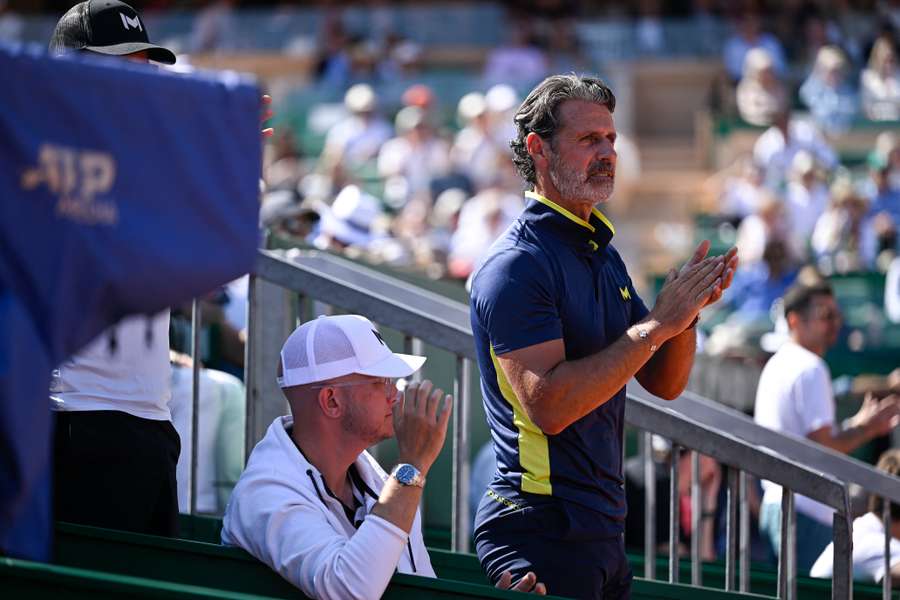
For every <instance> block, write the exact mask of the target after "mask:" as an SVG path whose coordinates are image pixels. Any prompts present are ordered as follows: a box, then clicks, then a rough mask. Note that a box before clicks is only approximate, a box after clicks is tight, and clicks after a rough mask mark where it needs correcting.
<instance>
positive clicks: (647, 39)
mask: <svg viewBox="0 0 900 600" xmlns="http://www.w3.org/2000/svg"><path fill="white" fill-rule="evenodd" d="M637 11H638V14H637V19H636V20H635V24H634V29H635V31H634V33H635V37H636V38H637V45H638V50H639V52H640V53H641V54H646V55H659V54H663V53H665V51H666V37H665V32H664V31H663V19H662V7H661V6H660V2H659V0H640V1H639V2H638V3H637Z"/></svg>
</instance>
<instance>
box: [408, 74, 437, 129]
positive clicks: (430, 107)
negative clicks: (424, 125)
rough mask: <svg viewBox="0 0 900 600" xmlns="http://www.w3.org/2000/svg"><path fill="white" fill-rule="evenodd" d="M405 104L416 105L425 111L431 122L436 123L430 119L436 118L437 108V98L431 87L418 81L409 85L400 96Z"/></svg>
mask: <svg viewBox="0 0 900 600" xmlns="http://www.w3.org/2000/svg"><path fill="white" fill-rule="evenodd" d="M400 101H401V102H402V103H403V106H415V107H417V108H421V109H422V110H423V111H425V116H426V117H427V118H428V119H429V122H430V123H431V124H432V125H434V122H433V121H430V119H433V118H435V115H434V111H435V110H436V109H437V98H436V97H435V95H434V92H433V91H432V90H431V88H430V87H428V86H427V85H425V84H423V83H417V84H414V85H411V86H409V87H408V88H406V90H404V92H403V95H402V96H401V97H400Z"/></svg>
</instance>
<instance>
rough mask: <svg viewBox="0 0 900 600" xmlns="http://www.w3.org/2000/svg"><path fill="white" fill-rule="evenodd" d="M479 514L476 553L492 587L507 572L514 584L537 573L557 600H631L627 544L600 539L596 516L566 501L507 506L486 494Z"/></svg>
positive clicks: (617, 540)
mask: <svg viewBox="0 0 900 600" xmlns="http://www.w3.org/2000/svg"><path fill="white" fill-rule="evenodd" d="M478 513H479V514H478V517H479V518H478V519H477V520H476V522H477V523H478V524H477V525H476V527H475V548H476V551H477V553H478V559H479V561H480V562H481V566H482V568H483V569H484V571H485V574H486V575H487V576H488V579H489V580H490V581H491V583H493V584H495V585H496V583H497V581H498V580H499V579H500V575H501V574H502V573H503V571H510V572H512V576H513V577H512V581H513V582H517V581H519V580H520V579H521V578H522V577H523V576H524V575H525V574H526V573H527V572H528V571H534V573H535V575H537V579H538V581H542V582H543V583H544V584H545V585H546V586H547V593H548V594H552V595H554V596H564V597H566V598H578V599H579V600H628V599H629V598H631V581H632V573H631V567H629V565H628V558H627V557H626V555H625V544H624V539H623V537H622V535H621V534H619V535H615V536H612V537H597V536H596V532H594V531H592V530H593V529H594V526H593V524H592V521H593V520H594V519H592V517H591V514H592V511H589V510H587V509H580V508H578V507H576V506H573V505H571V504H570V503H566V502H561V501H557V502H547V503H542V504H537V505H534V506H521V507H517V508H516V507H507V506H503V505H500V504H498V503H497V502H496V501H495V499H493V498H492V497H490V496H488V495H485V497H484V498H482V501H481V504H480V505H479V507H478ZM594 514H596V513H594ZM488 515H489V518H488Z"/></svg>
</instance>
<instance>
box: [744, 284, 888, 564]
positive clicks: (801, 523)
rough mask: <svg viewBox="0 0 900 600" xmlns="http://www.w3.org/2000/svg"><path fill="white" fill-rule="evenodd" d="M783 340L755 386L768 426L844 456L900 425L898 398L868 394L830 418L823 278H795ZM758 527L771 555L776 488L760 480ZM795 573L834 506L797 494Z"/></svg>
mask: <svg viewBox="0 0 900 600" xmlns="http://www.w3.org/2000/svg"><path fill="white" fill-rule="evenodd" d="M784 314H785V318H786V320H787V325H788V330H789V332H790V333H789V339H788V340H786V341H785V342H784V344H783V345H782V346H781V347H780V348H779V349H778V351H777V352H776V353H775V354H774V355H773V356H772V357H771V358H770V359H769V362H767V363H766V366H765V367H764V368H763V371H762V375H761V376H760V379H759V387H758V388H757V390H756V408H755V415H754V419H755V421H756V422H757V423H758V424H760V425H762V426H764V427H768V428H769V429H774V430H776V431H781V432H783V433H787V434H793V435H796V436H800V437H805V438H808V439H810V440H812V441H814V442H818V443H820V444H822V445H823V446H827V447H829V448H831V449H832V450H837V451H838V452H844V453H849V452H852V451H853V450H855V449H856V448H859V447H860V446H862V445H863V444H865V443H866V442H868V441H870V440H872V439H874V438H877V437H880V436H883V435H886V434H888V433H890V432H891V431H892V430H893V429H894V428H895V427H896V426H897V425H898V424H900V397H898V396H896V395H893V394H892V395H889V396H886V397H885V398H882V399H880V400H878V399H876V398H875V397H874V396H872V395H868V396H866V398H865V400H864V401H863V404H862V406H861V407H860V409H859V411H858V412H857V413H856V414H855V415H854V416H853V417H851V418H849V419H847V420H846V421H844V423H842V424H841V425H840V426H838V425H837V424H836V423H835V403H834V393H833V391H832V388H831V374H830V372H829V370H828V365H827V364H826V363H825V361H824V360H823V357H824V356H825V353H826V351H827V350H828V349H829V348H830V347H831V346H833V345H834V343H835V342H836V341H837V339H838V333H839V332H840V328H841V312H840V309H839V308H838V305H837V302H836V301H835V299H834V293H833V292H832V289H831V286H830V285H829V284H828V283H827V282H825V281H824V280H818V281H806V280H804V279H802V278H801V280H799V281H798V282H797V283H795V284H794V285H793V286H792V287H791V288H790V289H789V290H788V291H787V292H786V293H785V295H784ZM763 488H764V490H765V492H764V495H763V502H762V508H761V509H760V531H761V532H762V533H763V534H764V535H767V536H768V538H769V540H770V542H771V543H772V547H773V550H774V551H775V553H776V555H777V554H779V553H780V551H781V525H780V522H781V486H778V485H775V484H774V483H772V482H768V481H764V482H763ZM795 506H796V509H797V539H798V540H803V543H800V544H797V571H798V573H802V574H804V575H805V574H807V573H809V570H810V568H811V567H812V565H813V563H814V562H815V560H816V558H817V557H818V556H819V554H820V553H821V552H822V550H823V549H824V548H825V547H826V546H827V545H828V543H829V542H830V541H831V538H832V530H831V522H832V510H831V509H830V508H828V507H827V506H825V505H823V504H820V503H819V502H816V501H815V500H812V499H811V498H807V497H805V496H800V495H797V496H796V504H795Z"/></svg>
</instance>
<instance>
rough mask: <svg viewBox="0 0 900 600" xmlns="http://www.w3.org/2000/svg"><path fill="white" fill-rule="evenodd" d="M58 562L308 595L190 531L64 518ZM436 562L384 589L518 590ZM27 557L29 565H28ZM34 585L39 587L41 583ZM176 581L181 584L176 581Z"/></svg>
mask: <svg viewBox="0 0 900 600" xmlns="http://www.w3.org/2000/svg"><path fill="white" fill-rule="evenodd" d="M210 525H213V523H210V522H206V523H201V525H200V528H199V530H203V529H204V528H206V529H205V532H206V533H205V535H206V536H208V535H209V534H210V533H211V532H212V529H210V528H209V527H210ZM57 562H58V563H59V564H61V565H64V566H65V567H69V569H68V570H65V571H64V572H65V573H70V572H71V573H72V574H73V576H78V575H82V576H85V577H88V578H89V579H90V578H93V579H96V578H101V577H102V576H101V575H100V574H98V573H93V574H90V573H89V572H88V571H87V570H96V571H105V572H108V573H116V574H118V575H123V576H127V577H124V578H122V580H123V581H125V583H128V584H131V585H137V584H142V585H150V584H149V583H148V582H149V581H153V580H156V581H157V583H158V584H159V585H161V586H163V587H166V589H174V590H176V591H179V592H180V591H181V590H182V589H184V590H186V593H190V592H191V589H190V588H191V586H199V587H197V588H196V589H197V590H199V591H198V592H197V593H203V592H205V591H206V590H208V589H209V588H215V589H217V590H226V591H227V592H229V593H237V594H262V595H263V596H264V597H275V598H297V597H302V596H300V595H299V593H298V591H297V590H296V589H295V588H293V587H292V586H291V585H290V584H288V583H287V582H286V581H284V580H283V579H281V578H280V577H279V576H278V575H276V574H275V573H274V572H272V571H271V570H269V568H268V567H266V566H265V565H263V564H262V563H260V562H258V561H256V560H255V559H254V558H252V557H251V556H250V555H248V554H247V553H246V552H244V551H243V550H240V549H236V548H226V547H223V546H219V545H215V544H209V543H205V542H198V541H193V540H187V539H168V538H160V537H156V536H148V535H141V534H133V533H127V532H121V531H111V530H104V529H97V528H92V527H84V526H79V525H71V524H65V523H61V524H58V526H57ZM432 562H433V564H434V567H435V570H436V571H437V573H438V575H439V576H440V577H441V579H437V580H429V579H424V578H419V577H413V576H408V575H395V576H394V578H393V579H392V580H391V584H390V586H389V587H388V590H387V592H386V593H385V595H384V597H385V598H389V599H404V598H516V597H519V596H514V595H512V593H511V592H502V591H500V590H496V589H494V588H492V587H490V586H489V585H487V582H486V581H485V579H484V575H483V574H482V572H481V568H480V567H479V565H478V562H477V559H476V558H475V557H474V556H473V555H470V554H453V553H450V552H446V551H441V550H434V551H432ZM29 565H31V563H29ZM29 565H25V567H23V568H25V570H27V569H30V568H31V566H29ZM18 566H21V564H20V563H17V565H11V566H10V568H9V569H8V570H7V571H0V573H2V575H0V579H4V578H6V577H11V578H13V579H16V580H18V579H23V578H25V576H24V575H21V574H18V573H17V568H18ZM26 567H27V568H26ZM63 568H64V567H50V568H49V570H45V571H40V573H38V574H37V575H35V576H34V577H33V579H40V578H41V576H42V575H41V574H44V575H46V577H47V578H52V577H56V575H55V573H56V571H54V569H63ZM93 579H91V581H93ZM116 581H118V580H116V579H113V580H111V582H110V584H109V585H111V586H113V585H115V582H116ZM135 582H136V583H135ZM179 584H180V585H179ZM34 586H35V587H36V588H37V587H38V584H37V583H36V584H34ZM170 586H177V587H174V588H170ZM23 589H24V588H23ZM179 597H180V596H179ZM184 597H194V596H184ZM221 597H229V598H231V597H236V598H237V597H248V596H238V595H235V596H232V595H228V596H225V595H223V596H221ZM632 597H633V598H635V599H650V598H666V599H672V600H675V599H684V598H691V600H720V599H721V600H726V599H728V600H732V599H739V598H744V597H746V598H749V597H753V596H749V595H745V594H737V593H726V592H723V591H720V590H714V589H697V588H693V587H689V586H685V585H674V584H669V583H664V582H659V581H647V580H643V579H636V580H635V585H634V590H633V594H632Z"/></svg>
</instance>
